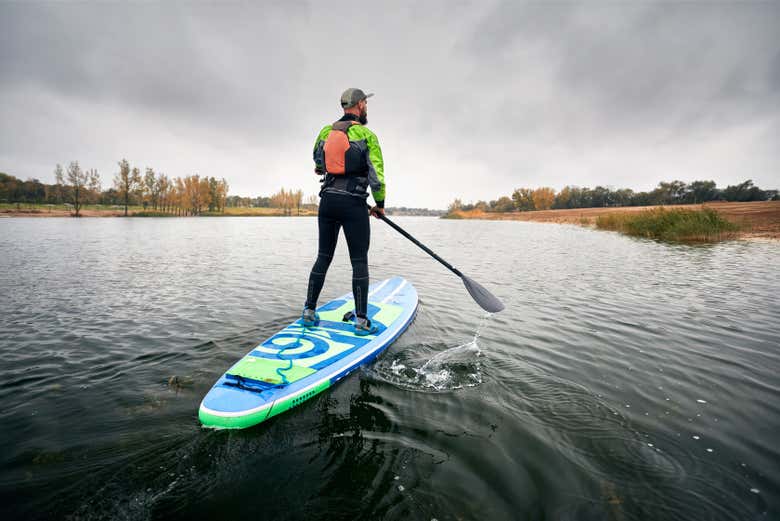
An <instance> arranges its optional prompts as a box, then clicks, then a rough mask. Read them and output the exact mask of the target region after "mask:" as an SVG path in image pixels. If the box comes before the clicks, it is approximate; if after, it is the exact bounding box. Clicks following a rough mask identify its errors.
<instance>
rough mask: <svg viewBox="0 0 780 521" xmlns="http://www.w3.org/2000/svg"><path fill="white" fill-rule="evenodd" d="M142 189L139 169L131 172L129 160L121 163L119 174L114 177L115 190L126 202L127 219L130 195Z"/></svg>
mask: <svg viewBox="0 0 780 521" xmlns="http://www.w3.org/2000/svg"><path fill="white" fill-rule="evenodd" d="M140 187H141V173H140V172H139V171H138V169H137V168H133V170H132V171H131V170H130V163H128V162H127V159H123V160H121V161H120V162H119V173H118V174H116V176H114V188H116V190H117V192H119V195H120V196H121V197H122V198H123V199H124V201H125V217H127V206H128V205H129V204H130V194H132V193H135V192H136V191H138V189H139V188H140Z"/></svg>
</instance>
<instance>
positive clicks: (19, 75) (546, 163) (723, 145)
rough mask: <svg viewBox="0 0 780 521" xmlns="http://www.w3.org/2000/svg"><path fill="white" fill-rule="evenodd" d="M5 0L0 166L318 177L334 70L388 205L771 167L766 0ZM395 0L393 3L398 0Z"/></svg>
mask: <svg viewBox="0 0 780 521" xmlns="http://www.w3.org/2000/svg"><path fill="white" fill-rule="evenodd" d="M383 4H385V5H393V8H392V9H389V8H385V7H382V6H381V5H380V3H379V2H377V3H373V2H365V3H364V2H355V1H352V2H344V3H340V2H335V1H330V0H329V1H319V2H313V3H304V2H278V3H268V4H265V5H261V4H260V3H259V2H252V3H226V2H220V3H218V4H217V3H214V4H204V3H199V4H186V3H180V4H176V3H172V2H164V3H159V4H157V3H143V4H131V5H126V4H122V5H114V4H97V3H79V4H72V3H55V4H42V3H27V2H26V3H7V2H0V171H4V172H6V173H9V174H11V175H15V176H17V177H20V178H22V179H27V178H29V177H36V178H38V179H40V180H41V181H44V182H53V178H54V176H53V173H52V171H53V170H54V167H55V165H56V164H57V163H62V164H66V163H67V162H69V161H71V160H74V159H75V160H78V161H79V162H80V163H81V165H82V166H83V167H84V168H97V169H98V171H99V172H100V174H101V177H102V179H103V185H104V188H105V187H107V186H108V185H109V184H110V180H111V179H112V178H113V175H114V174H115V173H116V171H117V170H118V167H117V162H118V161H119V160H120V159H122V158H127V159H128V160H129V161H130V162H131V164H133V165H134V166H138V167H140V168H142V169H144V168H146V167H152V168H154V169H155V170H157V171H162V172H164V173H166V174H169V175H171V176H184V175H189V174H193V173H198V174H201V175H208V176H216V177H225V178H226V179H227V180H228V182H229V184H230V192H231V194H234V195H267V194H270V193H271V192H273V191H276V190H278V189H279V188H280V187H282V186H285V187H292V188H302V189H304V191H305V193H306V194H312V193H315V192H316V190H317V188H318V183H317V177H316V176H315V175H314V174H313V173H312V163H311V149H312V146H313V143H314V138H315V137H316V135H317V133H318V131H319V130H320V128H321V127H322V126H323V125H324V124H326V123H330V122H332V121H334V120H335V119H337V118H338V117H340V115H341V109H340V105H339V96H340V94H341V92H342V90H344V89H345V88H347V87H359V88H362V89H364V90H365V91H367V92H374V93H376V95H375V96H374V97H373V98H371V100H370V102H369V125H368V126H369V127H370V128H371V129H372V130H374V132H376V134H377V135H378V137H379V140H380V143H381V144H382V148H383V152H384V157H385V165H386V170H385V172H386V181H387V204H388V205H389V206H424V207H430V208H444V207H446V205H447V204H448V203H449V202H450V201H452V199H454V198H455V197H460V198H462V199H463V200H464V201H476V200H478V199H486V200H489V199H496V198H497V197H498V196H500V195H509V194H510V193H511V192H512V190H513V189H514V188H517V187H521V186H529V187H537V186H552V187H554V188H555V189H556V190H557V189H560V188H561V187H563V186H564V185H567V184H575V185H580V186H594V185H597V184H601V185H608V186H613V187H628V188H634V189H639V190H646V189H650V188H652V187H653V186H655V185H656V184H657V183H658V182H659V181H661V180H671V179H681V180H684V181H692V180H695V179H713V180H715V181H716V182H717V183H718V185H726V184H731V183H736V182H740V181H742V180H744V179H747V178H752V179H753V180H754V181H755V182H756V184H758V185H760V186H762V187H764V188H779V187H780V137H779V136H780V2H762V3H758V2H755V3H746V2H739V3H733V4H732V3H722V2H718V3H693V2H687V3H679V4H678V3H669V2H663V3H641V4H640V3H631V4H626V3H621V2H610V3H587V4H581V3H530V4H521V3H519V2H504V3H500V2H484V1H483V2H479V3H466V2H452V1H447V2H417V3H409V4H406V6H405V7H397V6H396V2H384V3H383ZM398 5H400V4H398Z"/></svg>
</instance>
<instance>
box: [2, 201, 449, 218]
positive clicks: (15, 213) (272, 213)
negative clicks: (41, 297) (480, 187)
mask: <svg viewBox="0 0 780 521" xmlns="http://www.w3.org/2000/svg"><path fill="white" fill-rule="evenodd" d="M386 212H387V214H388V215H396V216H398V215H403V216H428V217H439V216H441V215H443V214H444V213H445V212H444V211H443V210H428V209H427V208H406V207H400V208H387V210H386ZM73 213H74V210H73V208H72V207H69V206H66V205H54V204H27V203H19V204H16V203H0V218H2V217H73V216H74V215H73ZM79 213H80V214H81V215H80V217H124V216H125V210H124V207H121V206H116V205H111V206H108V205H92V204H90V205H85V206H82V208H81V210H80V211H79ZM316 215H317V207H316V206H313V205H308V204H307V205H304V206H302V207H301V208H300V209H298V208H291V209H285V208H269V207H250V208H244V207H228V208H225V210H224V211H223V212H202V213H201V214H200V215H198V217H314V216H316ZM183 216H184V215H181V214H176V213H173V212H161V211H159V210H154V209H151V208H150V209H144V208H143V207H142V206H130V207H128V211H127V217H183Z"/></svg>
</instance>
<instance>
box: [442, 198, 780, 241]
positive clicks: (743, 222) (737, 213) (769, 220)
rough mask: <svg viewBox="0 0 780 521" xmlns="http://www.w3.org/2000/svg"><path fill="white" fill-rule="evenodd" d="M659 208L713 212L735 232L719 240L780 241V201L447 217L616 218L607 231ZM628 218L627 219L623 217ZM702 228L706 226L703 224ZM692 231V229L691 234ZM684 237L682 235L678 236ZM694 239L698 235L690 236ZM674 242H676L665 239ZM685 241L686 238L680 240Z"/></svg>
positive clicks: (584, 222) (591, 221)
mask: <svg viewBox="0 0 780 521" xmlns="http://www.w3.org/2000/svg"><path fill="white" fill-rule="evenodd" d="M658 209H663V210H666V211H670V212H671V211H676V210H678V209H679V210H685V211H702V210H709V211H713V212H716V213H717V215H718V216H719V217H720V218H721V219H722V220H724V221H726V222H728V223H731V224H733V225H735V226H736V230H725V229H724V230H723V231H722V232H721V233H720V234H719V237H720V238H721V239H730V238H735V237H736V238H740V239H770V240H780V201H760V202H748V203H727V202H717V203H706V204H688V205H680V206H623V207H605V208H573V209H568V210H536V211H530V212H516V211H515V212H505V213H499V212H484V211H481V210H469V211H462V210H457V211H455V212H453V213H451V214H449V215H448V216H447V218H450V219H453V218H454V219H489V220H501V221H531V222H542V223H558V224H576V225H580V226H596V221H597V220H598V219H599V218H601V217H607V218H609V217H610V216H621V217H616V220H615V221H613V223H614V224H612V226H615V228H608V227H607V226H610V224H609V223H610V221H609V220H606V221H603V222H604V227H603V228H602V229H617V228H616V227H617V226H618V222H617V221H618V220H620V219H623V218H624V217H622V216H634V215H638V214H643V213H647V212H650V211H653V210H658ZM625 218H628V217H625ZM705 226H706V225H705ZM695 231H696V230H695V229H694V232H695ZM682 235H685V234H682ZM691 235H692V236H693V237H694V238H693V239H690V240H692V241H696V240H701V239H696V238H695V237H696V236H697V235H699V236H701V234H698V233H692V234H691ZM706 235H707V236H709V237H711V238H710V239H707V240H716V239H714V238H712V237H715V236H716V235H718V234H717V233H716V234H706ZM669 240H677V239H669ZM680 240H688V239H680Z"/></svg>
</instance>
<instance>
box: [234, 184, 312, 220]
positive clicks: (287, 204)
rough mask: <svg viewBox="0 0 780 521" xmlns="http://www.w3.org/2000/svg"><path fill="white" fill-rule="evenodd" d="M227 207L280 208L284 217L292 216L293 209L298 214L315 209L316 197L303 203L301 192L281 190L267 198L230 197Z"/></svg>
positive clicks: (309, 198)
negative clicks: (304, 209)
mask: <svg viewBox="0 0 780 521" xmlns="http://www.w3.org/2000/svg"><path fill="white" fill-rule="evenodd" d="M227 206H228V208H281V209H283V210H284V213H285V215H292V212H293V209H295V210H296V212H297V213H298V214H300V213H301V208H309V209H316V208H317V196H316V195H310V196H309V197H307V198H306V202H305V203H304V200H303V190H300V189H299V190H293V189H290V190H287V189H285V188H281V189H280V190H279V191H278V192H276V193H275V194H271V195H270V196H267V197H266V196H262V195H259V196H256V197H242V196H239V195H231V196H229V197H228V198H227Z"/></svg>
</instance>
